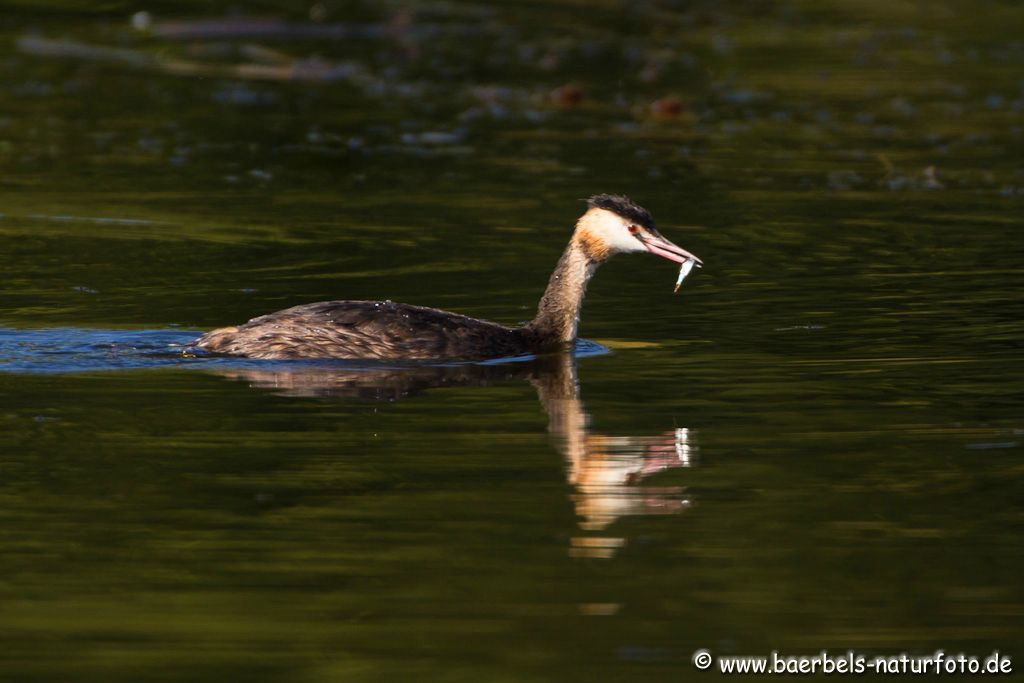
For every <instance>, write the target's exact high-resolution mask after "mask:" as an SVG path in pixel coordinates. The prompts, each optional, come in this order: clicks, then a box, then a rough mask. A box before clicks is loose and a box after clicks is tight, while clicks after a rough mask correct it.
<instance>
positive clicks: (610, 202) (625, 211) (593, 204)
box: [587, 194, 654, 230]
mask: <svg viewBox="0 0 1024 683" xmlns="http://www.w3.org/2000/svg"><path fill="white" fill-rule="evenodd" d="M587 206H589V207H590V208H592V209H594V208H596V209H604V210H606V211H611V212H612V213H617V214H618V215H620V216H622V217H623V218H625V219H626V220H627V221H631V222H633V223H635V224H637V225H640V226H643V227H645V228H648V229H649V230H654V217H653V216H652V215H651V212H650V211H648V210H647V209H645V208H644V207H642V206H640V205H639V204H637V203H636V202H634V201H633V200H632V199H630V198H629V197H626V196H624V195H621V194H595V195H594V196H593V197H591V198H590V199H588V200H587Z"/></svg>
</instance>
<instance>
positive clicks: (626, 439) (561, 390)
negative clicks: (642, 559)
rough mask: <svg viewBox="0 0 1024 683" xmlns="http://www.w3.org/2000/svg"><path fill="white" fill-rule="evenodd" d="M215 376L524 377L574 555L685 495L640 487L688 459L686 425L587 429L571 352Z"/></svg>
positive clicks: (406, 384) (321, 386) (371, 381)
mask: <svg viewBox="0 0 1024 683" xmlns="http://www.w3.org/2000/svg"><path fill="white" fill-rule="evenodd" d="M215 372H216V373H217V374H219V375H223V376H226V377H231V378H233V379H240V380H245V381H248V382H249V383H251V384H252V385H253V386H256V387H259V388H263V389H270V390H272V391H275V392H277V393H280V394H283V395H287V396H319V397H338V398H354V399H362V400H377V401H380V400H384V401H394V400H400V399H403V398H407V397H410V396H413V395H416V394H418V393H421V392H422V391H424V390H427V389H431V388H436V387H446V386H484V385H488V384H492V383H494V382H501V381H505V380H509V379H516V378H520V379H526V380H528V381H529V382H530V383H531V384H532V385H533V386H534V387H535V388H536V390H537V396H538V398H539V399H540V402H541V405H542V406H543V407H544V409H545V411H546V412H547V414H548V429H549V431H550V432H551V435H552V437H553V439H554V441H555V444H556V445H557V447H558V450H559V451H560V452H561V453H562V455H563V456H564V458H565V467H566V478H567V480H568V481H569V483H570V484H571V485H572V487H573V488H574V490H575V491H574V493H573V496H572V499H573V503H574V505H575V507H576V514H577V517H578V518H579V526H580V530H581V531H582V532H583V533H582V534H581V535H580V536H578V537H575V538H573V539H572V546H571V548H570V552H571V553H572V554H573V555H574V556H577V557H598V558H600V557H611V556H612V555H613V554H614V553H615V551H616V549H617V548H619V547H620V546H622V545H623V544H624V543H625V539H624V538H621V537H618V536H615V535H609V534H608V533H607V529H608V528H609V527H610V526H611V525H612V524H614V523H615V522H616V521H617V520H618V519H620V518H622V517H626V516H633V515H664V514H674V513H677V512H680V511H682V510H684V509H685V508H687V507H688V506H689V505H690V504H691V501H690V499H689V498H688V497H686V496H685V495H684V494H685V491H684V489H683V487H680V486H660V487H659V486H648V485H646V484H644V483H643V480H644V479H646V478H647V477H649V476H651V475H653V474H655V473H657V472H662V471H665V470H669V469H675V468H681V467H690V466H691V465H693V462H694V456H695V450H696V446H695V445H694V436H693V433H692V432H691V431H690V430H687V429H676V430H674V431H670V432H667V433H662V434H656V435H652V436H608V435H604V434H596V433H593V432H591V431H590V429H589V426H588V423H589V419H590V418H589V415H588V414H587V412H586V409H585V408H584V406H583V402H582V401H581V400H580V395H579V383H578V382H577V379H576V365H575V359H574V357H573V356H572V354H569V353H558V354H549V355H546V356H541V357H539V358H536V359H533V360H532V361H529V362H522V363H503V364H484V365H477V364H458V365H447V366H436V365H435V366H427V365H413V366H408V367H379V366H372V365H370V366H366V365H364V366H357V367H353V366H342V365H327V366H308V367H305V368H303V367H294V366H288V365H270V366H267V367H260V368H253V367H248V368H237V369H220V370H216V371H215Z"/></svg>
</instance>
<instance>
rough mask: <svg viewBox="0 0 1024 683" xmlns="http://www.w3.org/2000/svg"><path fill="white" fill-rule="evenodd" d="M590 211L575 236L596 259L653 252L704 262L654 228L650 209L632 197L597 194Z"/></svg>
mask: <svg viewBox="0 0 1024 683" xmlns="http://www.w3.org/2000/svg"><path fill="white" fill-rule="evenodd" d="M587 206H588V207H589V208H588V209H587V212H586V213H585V214H583V216H582V217H581V218H580V220H579V222H578V223H577V224H576V234H575V237H576V239H577V240H578V241H579V243H580V244H581V246H582V247H583V249H584V251H585V252H586V253H587V254H588V256H590V258H591V259H593V260H594V261H598V262H601V261H605V260H607V259H609V258H611V257H612V256H614V255H615V254H629V253H637V252H650V253H652V254H655V255H657V256H661V257H662V258H666V259H668V260H669V261H675V262H676V263H683V262H684V261H687V260H693V261H695V262H696V263H698V264H700V263H702V261H701V260H700V259H699V258H697V257H696V256H694V255H693V254H691V253H690V252H688V251H686V250H685V249H683V248H682V247H680V246H678V245H676V244H673V243H672V242H670V241H669V240H667V239H665V237H664V236H663V235H662V234H661V233H660V232H658V231H657V229H656V228H655V227H654V218H653V217H652V216H651V213H650V211H648V210H647V209H645V208H643V207H642V206H640V205H638V204H635V203H634V202H633V201H632V200H631V199H629V198H628V197H623V196H621V195H613V194H597V195H594V196H593V197H591V198H590V199H588V200H587Z"/></svg>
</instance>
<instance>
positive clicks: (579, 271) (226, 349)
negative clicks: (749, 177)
mask: <svg viewBox="0 0 1024 683" xmlns="http://www.w3.org/2000/svg"><path fill="white" fill-rule="evenodd" d="M587 206H588V208H587V211H586V213H584V214H583V216H581V217H580V219H579V220H578V221H577V222H576V230H575V231H574V232H573V235H572V238H571V239H570V240H569V246H567V247H566V248H565V251H564V252H563V253H562V257H561V258H560V259H559V260H558V265H556V266H555V271H554V272H553V273H552V274H551V279H550V280H549V281H548V286H547V289H546V290H545V291H544V295H543V296H542V297H541V300H540V304H539V305H538V306H537V315H536V317H534V319H533V320H532V321H530V322H529V323H527V324H526V325H523V326H522V327H505V326H504V325H499V324H497V323H492V322H489V321H487V320H478V319H476V318H469V317H467V316H464V315H459V314H457V313H449V312H447V311H440V310H438V309H436V308H426V307H424V306H411V305H409V304H396V303H393V302H391V301H322V302H319V303H315V304H305V305H303V306H295V307H293V308H287V309H285V310H283V311H278V312H276V313H270V314H268V315H262V316H260V317H258V318H253V319H252V320H250V321H249V322H247V323H245V324H244V325H239V326H237V327H222V328H220V329H216V330H213V331H211V332H207V333H206V334H204V335H203V336H202V337H200V338H199V339H197V340H196V341H195V342H194V346H197V347H199V348H201V349H204V350H206V351H210V352H212V353H221V354H226V355H231V356H245V357H247V358H265V359H289V358H339V359H353V360H355V359H365V360H414V361H425V360H481V359H485V358H502V357H507V356H517V355H522V354H528V353H538V352H543V351H547V350H553V349H557V348H564V347H566V346H568V345H571V344H572V343H573V342H575V341H576V328H577V327H578V325H579V320H580V308H581V306H582V305H583V296H584V294H585V293H586V289H587V282H588V281H589V280H590V278H591V276H593V274H594V272H595V271H596V270H597V268H598V266H600V265H601V264H602V263H604V262H605V261H607V260H608V259H609V258H611V257H612V256H614V255H615V254H619V253H630V252H650V253H652V254H657V255H658V256H661V257H663V258H666V259H668V260H670V261H675V262H676V263H685V262H686V261H687V260H692V261H695V262H697V263H700V262H701V261H700V259H698V258H697V257H696V256H694V255H693V254H691V253H690V252H688V251H686V250H685V249H683V248H681V247H678V246H676V245H675V244H672V242H669V241H668V240H667V239H665V238H664V237H662V236H661V234H660V233H659V232H658V231H657V230H656V229H655V228H654V219H653V218H652V217H651V214H650V212H649V211H647V210H646V209H644V208H643V207H641V206H638V205H637V204H634V203H633V201H632V200H630V199H629V198H628V197H622V196H618V195H610V194H599V195H594V196H593V197H591V198H590V199H588V200H587Z"/></svg>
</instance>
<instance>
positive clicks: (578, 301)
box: [527, 232, 606, 345]
mask: <svg viewBox="0 0 1024 683" xmlns="http://www.w3.org/2000/svg"><path fill="white" fill-rule="evenodd" d="M602 257H604V258H606V256H605V255H604V254H600V253H596V252H595V249H594V248H593V246H592V245H591V244H590V243H589V242H588V240H587V239H585V236H584V235H582V234H581V233H580V232H577V233H576V234H575V235H574V236H573V239H572V240H571V241H570V242H569V246H568V247H566V248H565V251H564V252H563V253H562V258H560V259H559V260H558V265H557V266H555V272H553V273H551V279H550V280H548V287H547V289H546V290H545V291H544V296H542V297H541V299H540V304H538V305H537V316H536V317H535V318H534V319H533V321H532V322H531V323H530V324H529V325H527V329H528V330H529V331H530V332H531V333H532V334H533V335H534V336H535V337H536V338H537V340H538V342H540V343H542V344H546V345H547V344H550V345H555V344H567V343H571V342H573V341H575V339H576V328H577V327H578V326H579V322H580V309H581V308H582V307H583V297H584V295H585V294H586V292H587V282H588V281H589V280H590V278H591V276H593V274H594V271H596V270H597V267H598V266H599V265H600V264H601V262H602V261H603V260H604V258H602Z"/></svg>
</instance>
